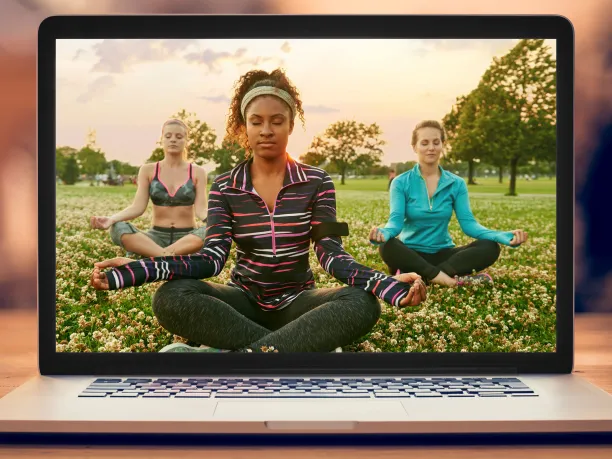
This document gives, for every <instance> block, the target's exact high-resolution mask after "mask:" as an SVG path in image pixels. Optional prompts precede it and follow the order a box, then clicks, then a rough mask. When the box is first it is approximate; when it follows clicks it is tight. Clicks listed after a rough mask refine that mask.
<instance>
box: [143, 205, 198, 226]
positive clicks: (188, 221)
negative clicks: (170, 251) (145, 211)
mask: <svg viewBox="0 0 612 459" xmlns="http://www.w3.org/2000/svg"><path fill="white" fill-rule="evenodd" d="M153 226H162V227H165V228H170V227H172V226H174V227H175V228H195V226H196V218H195V208H194V206H175V207H166V206H156V205H153Z"/></svg>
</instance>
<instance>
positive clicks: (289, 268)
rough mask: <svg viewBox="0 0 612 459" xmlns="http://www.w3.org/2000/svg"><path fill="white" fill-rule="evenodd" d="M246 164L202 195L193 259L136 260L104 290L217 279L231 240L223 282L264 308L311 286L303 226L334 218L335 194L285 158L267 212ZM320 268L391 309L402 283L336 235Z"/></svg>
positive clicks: (325, 245)
mask: <svg viewBox="0 0 612 459" xmlns="http://www.w3.org/2000/svg"><path fill="white" fill-rule="evenodd" d="M251 161H252V160H247V161H244V162H242V163H241V164H239V165H238V166H236V167H235V168H234V169H233V170H231V171H230V172H227V173H225V174H222V175H220V176H219V177H217V178H216V179H215V181H214V183H213V184H212V186H211V190H210V193H209V203H208V228H207V234H206V243H205V245H204V247H203V248H202V250H201V251H200V252H199V253H197V254H194V255H189V256H176V257H159V258H149V259H144V260H139V261H136V262H133V263H130V264H128V265H125V266H122V267H120V268H115V269H111V270H110V271H108V273H107V277H108V279H109V286H110V289H111V290H112V289H118V288H124V287H129V286H136V285H142V284H143V283H145V282H155V281H160V280H172V279H186V278H188V279H205V278H209V277H214V276H217V275H218V274H219V273H220V272H221V270H222V269H223V266H224V265H225V262H226V260H227V256H228V254H229V252H230V248H231V245H232V241H234V242H235V243H236V253H237V260H236V266H235V268H234V270H233V271H232V274H231V281H230V284H233V285H234V286H236V287H238V288H241V289H243V290H244V291H246V292H247V294H249V295H250V296H251V297H252V298H253V299H254V300H255V301H256V302H257V304H258V305H259V306H260V307H261V308H262V309H265V310H274V309H280V308H283V307H286V306H287V305H289V304H290V303H291V301H292V300H293V299H294V298H296V297H297V296H298V295H299V294H300V293H301V292H303V291H304V290H307V289H311V288H315V281H314V278H313V275H312V271H311V269H310V264H309V261H308V256H309V250H310V242H311V229H312V228H313V227H314V226H316V225H318V224H321V223H326V222H335V221H336V192H335V188H334V184H333V182H332V180H331V178H330V177H329V175H328V174H327V173H326V172H325V171H324V170H322V169H319V168H316V167H313V166H308V165H305V164H300V163H298V162H296V161H294V160H293V159H292V158H291V157H289V156H288V155H287V171H286V173H285V179H284V183H283V187H282V188H281V190H280V192H279V194H278V197H277V199H276V202H275V205H274V208H273V209H271V210H269V209H268V208H267V206H266V204H265V202H264V201H263V199H262V198H260V197H259V195H258V194H257V192H256V190H255V189H254V188H253V184H252V181H251V177H250V173H249V172H250V164H251ZM314 250H315V253H316V255H317V259H318V261H319V263H320V264H321V266H322V267H323V269H325V271H327V272H328V273H329V274H331V275H332V276H334V277H335V278H336V279H338V280H340V281H341V282H343V283H345V284H347V285H350V286H353V287H356V288H360V289H363V290H366V291H368V292H371V293H372V294H374V295H376V296H377V297H378V298H381V299H382V300H384V301H386V302H387V303H389V304H393V305H399V302H400V301H401V299H402V298H404V297H405V296H406V295H407V294H408V291H409V289H410V286H411V285H410V284H407V283H403V282H398V281H397V280H395V279H393V278H392V277H389V276H387V275H385V274H383V273H381V272H378V271H375V270H373V269H370V268H368V267H365V266H363V265H361V264H359V263H357V262H356V261H355V260H354V259H353V257H352V256H351V255H349V254H348V253H346V251H345V250H344V248H343V247H342V241H341V239H340V237H337V236H329V237H324V238H323V239H320V240H319V241H316V242H315V244H314Z"/></svg>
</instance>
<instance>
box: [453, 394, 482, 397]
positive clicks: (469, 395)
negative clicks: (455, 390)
mask: <svg viewBox="0 0 612 459" xmlns="http://www.w3.org/2000/svg"><path fill="white" fill-rule="evenodd" d="M448 397H476V394H448Z"/></svg>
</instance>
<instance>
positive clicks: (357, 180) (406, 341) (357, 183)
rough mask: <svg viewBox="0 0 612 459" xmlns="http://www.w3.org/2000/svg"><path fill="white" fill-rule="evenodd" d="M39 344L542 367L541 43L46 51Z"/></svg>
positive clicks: (196, 43)
mask: <svg viewBox="0 0 612 459" xmlns="http://www.w3.org/2000/svg"><path fill="white" fill-rule="evenodd" d="M56 50H57V53H56V69H57V73H56V82H57V84H56V107H57V111H56V182H57V185H56V187H57V188H56V196H57V201H56V209H57V212H56V219H57V220H56V254H57V276H56V351H57V352H252V353H253V352H254V353H259V352H369V353H373V352H385V353H405V352H411V353H442V352H468V353H476V352H500V353H501V352H520V353H525V352H530V353H534V352H537V353H541V352H547V353H550V352H555V351H556V322H555V320H556V306H555V305H556V225H555V222H556V135H555V129H556V47H555V41H554V40H539V39H516V40H512V39H422V40H421V39H402V40H399V39H384V40H382V39H376V40H341V39H285V40H277V39H260V40H254V39H248V40H246V39H244V40H238V39H231V40H230V39H226V40H225V39H224V40H220V39H219V40H196V39H125V40H124V39H103V40H98V39H96V40H89V39H88V40H80V39H79V40H77V39H62V40H57V42H56Z"/></svg>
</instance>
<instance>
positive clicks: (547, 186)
mask: <svg viewBox="0 0 612 459" xmlns="http://www.w3.org/2000/svg"><path fill="white" fill-rule="evenodd" d="M475 181H476V183H477V184H476V185H468V190H469V192H470V193H498V194H505V193H507V192H508V189H509V187H510V181H509V180H508V179H507V178H504V182H503V183H499V180H498V179H497V178H492V177H489V178H484V177H483V178H480V177H478V178H476V179H475ZM334 183H335V184H336V188H337V189H343V190H354V191H387V187H388V185H389V180H388V179H387V178H386V177H376V178H371V177H369V178H364V179H346V183H345V184H344V185H342V184H341V183H340V180H334ZM555 189H556V180H555V179H547V178H539V179H538V180H530V181H527V180H525V179H517V182H516V192H517V194H519V195H521V194H555V192H556V191H555Z"/></svg>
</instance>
